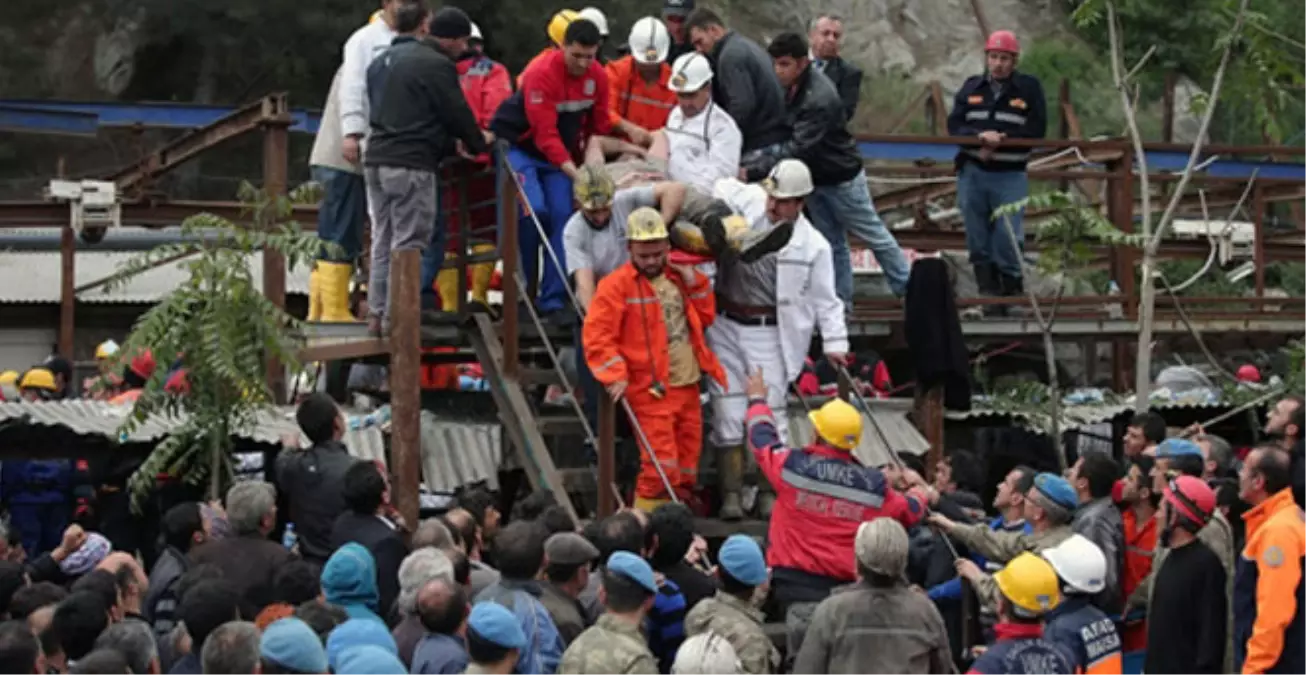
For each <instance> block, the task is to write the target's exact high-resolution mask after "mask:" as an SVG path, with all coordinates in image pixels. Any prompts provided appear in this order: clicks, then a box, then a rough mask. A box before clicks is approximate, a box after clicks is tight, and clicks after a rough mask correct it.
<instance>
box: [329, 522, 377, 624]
mask: <svg viewBox="0 0 1306 675" xmlns="http://www.w3.org/2000/svg"><path fill="white" fill-rule="evenodd" d="M322 594H323V595H325V596H326V601H327V602H329V603H331V604H333V605H339V606H340V608H341V609H344V610H345V613H346V614H348V615H349V618H351V619H373V620H375V621H377V622H379V623H380V624H381V625H383V626H384V625H385V621H384V620H383V619H382V618H381V617H380V615H379V614H377V610H378V608H379V605H380V602H381V593H380V591H378V590H377V587H376V561H375V560H373V558H372V553H371V552H370V551H368V550H367V548H366V547H364V546H363V545H362V544H358V543H356V542H349V543H348V544H345V545H344V546H341V547H340V548H338V549H336V552H335V553H332V554H331V557H330V558H328V559H327V563H326V565H325V566H324V567H323V568H322Z"/></svg>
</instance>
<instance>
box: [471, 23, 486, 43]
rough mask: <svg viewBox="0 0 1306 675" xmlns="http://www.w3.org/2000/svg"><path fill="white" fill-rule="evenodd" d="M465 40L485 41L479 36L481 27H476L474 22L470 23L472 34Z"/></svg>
mask: <svg viewBox="0 0 1306 675" xmlns="http://www.w3.org/2000/svg"><path fill="white" fill-rule="evenodd" d="M467 39H469V40H484V39H485V37H484V36H482V35H481V27H480V26H478V25H476V22H475V21H473V22H472V33H471V35H469V36H467Z"/></svg>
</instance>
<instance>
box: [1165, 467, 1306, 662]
mask: <svg viewBox="0 0 1306 675" xmlns="http://www.w3.org/2000/svg"><path fill="white" fill-rule="evenodd" d="M1214 510H1215V492H1214V491H1213V490H1211V488H1210V487H1209V486H1207V485H1206V483H1203V482H1202V480H1201V479H1200V478H1194V477H1192V476H1179V477H1177V478H1175V479H1173V480H1171V481H1169V482H1168V483H1167V484H1166V486H1165V494H1164V499H1163V500H1162V502H1161V512H1160V515H1159V516H1158V517H1159V518H1160V519H1161V527H1162V532H1161V539H1162V540H1163V541H1164V542H1165V544H1166V547H1167V548H1168V549H1169V553H1168V554H1167V555H1166V557H1165V560H1163V561H1161V562H1159V563H1158V566H1157V567H1156V568H1155V572H1154V573H1155V575H1156V576H1155V581H1154V582H1153V585H1154V586H1155V589H1154V590H1153V591H1152V597H1153V599H1154V602H1153V603H1151V605H1150V606H1149V608H1148V615H1147V655H1146V657H1145V658H1144V662H1143V672H1147V673H1223V672H1230V671H1226V670H1225V669H1224V663H1225V658H1224V652H1225V647H1226V640H1225V630H1226V627H1227V626H1226V625H1227V620H1226V617H1227V616H1228V612H1229V607H1228V604H1227V603H1226V601H1225V597H1224V583H1225V579H1224V567H1223V566H1222V565H1221V564H1220V560H1219V559H1218V558H1217V557H1216V555H1215V553H1213V552H1212V551H1211V549H1210V548H1208V547H1207V546H1206V544H1204V543H1202V542H1201V540H1199V539H1198V538H1197V532H1198V530H1200V529H1202V527H1204V526H1205V525H1206V522H1207V521H1208V520H1209V519H1210V517H1211V513H1212V512H1213V511H1214ZM1297 524H1298V527H1299V528H1300V526H1301V520H1300V519H1297ZM1297 538H1298V540H1300V538H1301V535H1300V534H1298V535H1297ZM1300 563H1301V560H1300V559H1298V561H1297V564H1298V565H1300ZM1261 597H1262V598H1267V597H1270V596H1269V595H1262V596H1261ZM1299 644H1300V643H1299ZM1299 659H1300V657H1299ZM1299 662H1300V660H1299ZM1233 672H1236V671H1233ZM1244 672H1246V671H1244ZM1252 672H1260V671H1252ZM1291 672H1297V671H1291Z"/></svg>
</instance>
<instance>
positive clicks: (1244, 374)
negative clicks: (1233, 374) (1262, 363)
mask: <svg viewBox="0 0 1306 675" xmlns="http://www.w3.org/2000/svg"><path fill="white" fill-rule="evenodd" d="M1238 381H1239V382H1260V381H1261V371H1259V370H1257V369H1256V366H1253V365H1252V364H1250V363H1245V364H1243V365H1241V366H1239V367H1238Z"/></svg>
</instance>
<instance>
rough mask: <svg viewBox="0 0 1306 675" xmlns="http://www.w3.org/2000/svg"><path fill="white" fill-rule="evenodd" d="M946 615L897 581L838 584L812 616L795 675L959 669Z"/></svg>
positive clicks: (920, 595) (947, 670)
mask: <svg viewBox="0 0 1306 675" xmlns="http://www.w3.org/2000/svg"><path fill="white" fill-rule="evenodd" d="M948 652H949V648H948V632H947V629H945V628H944V626H943V617H942V616H940V615H939V610H938V608H936V607H935V606H934V603H933V602H931V601H930V599H929V598H928V597H926V595H925V594H924V593H918V592H916V591H913V590H911V589H909V588H907V586H906V585H899V586H896V587H894V588H873V587H871V586H870V585H868V584H864V583H857V584H853V585H851V586H843V587H840V588H836V589H835V590H834V592H833V593H831V595H830V597H828V598H826V599H825V600H823V601H821V604H820V605H819V606H817V608H816V612H815V613H813V614H812V623H811V625H810V626H809V627H808V629H807V635H806V636H805V637H804V638H803V646H802V647H801V648H799V650H798V657H797V659H796V660H795V661H794V672H795V673H955V672H957V671H956V668H955V667H954V666H953V663H952V656H951V655H950V654H949V653H948Z"/></svg>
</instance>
